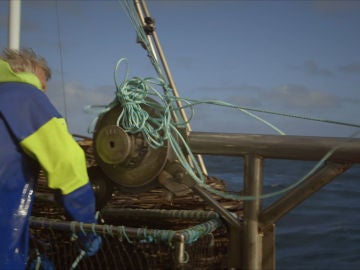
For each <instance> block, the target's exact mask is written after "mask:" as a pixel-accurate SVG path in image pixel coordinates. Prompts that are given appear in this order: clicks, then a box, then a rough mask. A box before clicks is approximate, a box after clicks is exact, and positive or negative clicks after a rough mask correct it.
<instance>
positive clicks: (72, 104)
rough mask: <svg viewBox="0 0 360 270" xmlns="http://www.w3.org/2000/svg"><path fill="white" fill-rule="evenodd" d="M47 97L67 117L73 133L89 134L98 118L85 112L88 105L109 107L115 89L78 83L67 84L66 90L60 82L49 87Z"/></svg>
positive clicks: (110, 86) (50, 84)
mask: <svg viewBox="0 0 360 270" xmlns="http://www.w3.org/2000/svg"><path fill="white" fill-rule="evenodd" d="M47 95H48V97H49V98H50V100H51V102H52V103H53V104H54V106H55V107H56V108H57V109H58V111H59V112H60V113H61V114H62V115H63V116H64V117H66V120H67V123H68V126H69V129H70V131H71V132H73V133H77V134H82V135H84V134H87V129H88V127H89V125H90V123H91V122H92V120H93V119H94V118H95V117H96V115H95V114H89V113H86V112H85V111H84V108H85V106H87V105H107V104H109V103H110V102H111V101H112V100H113V98H114V87H113V86H112V85H108V86H106V85H103V86H99V87H97V88H86V87H84V86H82V85H80V84H79V83H77V82H67V83H66V84H65V90H64V89H63V86H62V83H61V82H60V81H52V82H50V83H49V85H48V91H47Z"/></svg>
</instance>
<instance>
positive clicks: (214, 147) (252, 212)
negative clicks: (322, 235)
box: [187, 132, 360, 270]
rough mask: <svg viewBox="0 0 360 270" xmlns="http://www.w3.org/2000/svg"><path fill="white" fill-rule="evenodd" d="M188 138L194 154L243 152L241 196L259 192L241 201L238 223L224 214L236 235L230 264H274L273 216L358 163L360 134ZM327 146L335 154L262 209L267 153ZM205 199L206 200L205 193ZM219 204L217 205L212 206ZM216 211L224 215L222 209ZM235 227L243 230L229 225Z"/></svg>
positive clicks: (255, 269)
mask: <svg viewBox="0 0 360 270" xmlns="http://www.w3.org/2000/svg"><path fill="white" fill-rule="evenodd" d="M187 143H188V145H189V146H190V148H191V149H192V151H193V152H194V153H196V154H209V155H224V156H240V157H243V158H244V159H245V163H244V167H245V168H244V195H251V196H254V197H259V198H258V199H255V200H251V201H244V216H243V225H242V226H241V223H242V222H241V221H240V220H238V221H236V222H235V224H234V220H231V222H228V219H227V218H226V216H225V218H224V219H225V220H226V221H227V222H228V224H229V226H230V231H233V233H234V232H235V234H237V235H236V240H234V239H230V245H231V247H232V248H230V253H229V261H228V266H229V268H230V269H237V268H241V269H243V270H245V269H249V270H260V269H275V267H276V266H275V223H276V221H278V220H279V219H280V218H281V217H282V216H284V215H285V214H286V213H288V212H289V211H290V210H291V209H293V208H295V207H296V206H297V205H299V204H300V203H301V202H303V201H304V200H306V199H307V198H308V197H310V196H311V195H312V194H314V193H315V192H317V191H318V190H320V189H321V188H322V187H323V186H324V185H326V184H328V183H329V182H331V181H332V180H333V179H334V178H335V177H337V176H339V175H341V174H342V173H344V172H345V171H346V170H347V169H349V168H350V167H351V166H352V165H353V164H354V163H360V139H356V138H329V137H307V136H282V135H278V136H274V135H251V134H228V133H207V132H192V133H190V135H189V136H188V138H187ZM329 151H334V153H333V154H332V155H331V156H330V157H329V158H328V159H327V160H326V162H325V164H324V166H322V167H320V168H319V169H317V170H316V171H315V172H314V173H313V174H311V175H309V176H308V177H307V178H306V179H305V180H304V181H303V182H302V183H301V184H299V185H298V186H297V187H296V188H294V189H292V190H291V191H289V192H288V193H286V194H285V195H283V196H282V197H281V198H279V199H278V200H277V201H275V202H273V203H272V204H271V205H270V206H268V207H267V208H266V209H262V208H261V198H260V195H261V192H262V181H263V160H264V159H265V158H277V159H289V160H320V159H322V158H323V157H324V155H325V154H327V153H328V152H329ZM203 198H204V199H205V200H206V199H207V198H206V197H205V196H203ZM209 204H211V205H213V204H214V202H213V201H211V200H209ZM215 204H216V203H215ZM217 208H218V207H217V206H215V209H216V210H217ZM219 214H220V215H222V212H221V211H220V212H219ZM222 216H223V215H222ZM235 227H237V228H239V227H242V229H233V230H232V229H231V228H235ZM233 235H234V234H233ZM239 239H241V240H239ZM236 241H237V242H236ZM234 249H235V250H237V254H236V253H234V252H231V250H234ZM239 258H241V260H239Z"/></svg>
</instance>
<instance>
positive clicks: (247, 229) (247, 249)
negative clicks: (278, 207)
mask: <svg viewBox="0 0 360 270" xmlns="http://www.w3.org/2000/svg"><path fill="white" fill-rule="evenodd" d="M262 178H263V158H262V157H261V156H257V155H246V156H245V169H244V195H245V196H254V200H250V201H244V231H243V233H244V234H243V250H244V252H243V267H242V268H243V269H244V270H260V269H261V267H262V266H261V265H262V239H261V235H260V233H259V213H260V210H261V199H260V195H261V192H262ZM256 197H257V198H256Z"/></svg>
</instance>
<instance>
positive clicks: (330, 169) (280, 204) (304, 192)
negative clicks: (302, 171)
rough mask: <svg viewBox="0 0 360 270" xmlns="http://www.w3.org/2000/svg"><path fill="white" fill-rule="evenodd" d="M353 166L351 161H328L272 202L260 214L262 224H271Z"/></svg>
mask: <svg viewBox="0 0 360 270" xmlns="http://www.w3.org/2000/svg"><path fill="white" fill-rule="evenodd" d="M350 167H351V164H349V163H345V164H343V163H336V162H331V161H329V162H327V164H326V165H325V166H324V167H322V168H320V169H319V170H317V171H316V172H315V173H314V174H312V175H310V176H309V177H308V178H307V179H306V180H305V181H304V182H302V183H301V184H300V185H299V186H297V187H296V188H295V189H293V190H291V191H289V192H288V193H287V194H285V195H284V196H283V197H281V198H280V199H278V200H277V201H275V202H274V203H272V204H271V205H270V206H268V207H267V208H266V209H264V210H263V211H262V212H261V214H260V222H261V223H262V226H264V227H265V226H269V225H270V226H271V225H272V224H274V223H275V222H277V221H278V220H279V219H280V218H281V217H283V216H284V215H285V214H286V213H288V212H289V211H290V210H292V209H293V208H295V207H296V206H298V205H299V204H300V203H302V202H303V201H305V200H306V199H307V198H308V197H310V196H311V195H312V194H314V193H315V192H317V191H319V190H320V189H321V188H322V187H323V186H325V185H326V184H328V183H330V182H331V181H332V180H333V179H334V178H335V177H337V176H339V175H341V174H343V173H344V172H345V171H346V170H347V169H348V168H350Z"/></svg>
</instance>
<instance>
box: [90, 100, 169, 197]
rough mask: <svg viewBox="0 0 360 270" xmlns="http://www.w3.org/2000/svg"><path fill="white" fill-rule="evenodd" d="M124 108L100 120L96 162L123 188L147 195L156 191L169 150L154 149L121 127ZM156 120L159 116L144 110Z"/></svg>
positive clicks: (95, 143)
mask: <svg viewBox="0 0 360 270" xmlns="http://www.w3.org/2000/svg"><path fill="white" fill-rule="evenodd" d="M122 110H123V108H122V107H121V105H120V104H119V105H117V106H115V107H114V108H112V109H111V110H110V111H108V112H106V113H105V114H103V115H101V116H100V117H99V120H98V121H97V124H96V127H95V133H94V149H95V151H94V154H95V159H96V161H97V163H98V164H99V166H100V167H101V168H102V170H103V172H104V173H105V174H106V175H107V176H108V177H109V178H110V179H111V180H112V181H114V182H115V183H116V184H117V185H118V186H119V187H121V188H123V189H126V190H128V191H134V192H137V191H143V190H148V189H150V188H151V187H153V186H154V185H155V184H156V183H155V182H156V178H157V177H158V175H159V174H160V172H161V171H162V169H163V168H164V166H165V165H166V161H167V158H168V152H169V148H168V147H167V145H164V147H161V148H153V147H150V146H149V145H148V144H147V143H146V140H145V139H144V137H143V135H142V134H141V133H136V134H129V133H126V132H125V131H124V130H123V129H122V127H119V126H117V120H118V117H119V116H120V114H121V112H122ZM144 110H147V112H148V113H149V114H150V115H151V116H153V117H155V116H156V114H157V112H156V111H155V110H154V109H151V108H148V107H146V108H144Z"/></svg>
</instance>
